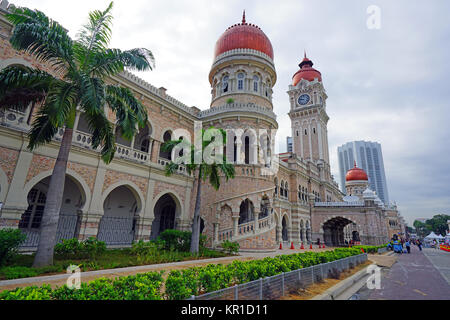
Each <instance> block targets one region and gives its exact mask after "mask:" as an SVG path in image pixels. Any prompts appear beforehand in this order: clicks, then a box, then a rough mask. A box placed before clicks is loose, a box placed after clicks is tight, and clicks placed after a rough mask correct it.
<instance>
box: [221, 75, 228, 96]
mask: <svg viewBox="0 0 450 320" xmlns="http://www.w3.org/2000/svg"><path fill="white" fill-rule="evenodd" d="M228 81H229V77H228V76H225V77H223V79H222V92H223V93H226V92H228V89H229V83H228Z"/></svg>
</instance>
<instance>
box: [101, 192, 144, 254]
mask: <svg viewBox="0 0 450 320" xmlns="http://www.w3.org/2000/svg"><path fill="white" fill-rule="evenodd" d="M138 207H139V206H138V200H137V198H136V196H135V195H134V194H133V192H132V191H131V190H130V189H129V188H128V187H126V186H120V187H117V188H116V189H114V190H113V191H111V192H110V193H109V195H108V197H106V199H105V202H104V203H103V210H104V214H103V217H102V219H101V220H100V226H99V229H98V235H97V238H98V240H100V241H104V242H105V243H106V244H107V245H108V246H126V245H131V243H132V242H133V240H134V231H135V227H136V214H137V211H138Z"/></svg>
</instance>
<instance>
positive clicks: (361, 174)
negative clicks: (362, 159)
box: [345, 161, 369, 181]
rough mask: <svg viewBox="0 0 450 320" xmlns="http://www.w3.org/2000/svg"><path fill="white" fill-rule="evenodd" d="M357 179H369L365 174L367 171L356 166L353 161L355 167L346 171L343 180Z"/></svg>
mask: <svg viewBox="0 0 450 320" xmlns="http://www.w3.org/2000/svg"><path fill="white" fill-rule="evenodd" d="M358 180H364V181H369V177H368V176H367V173H366V172H365V171H364V170H363V169H360V168H358V167H356V161H355V167H354V168H353V169H350V170H349V171H348V172H347V176H346V177H345V181H358Z"/></svg>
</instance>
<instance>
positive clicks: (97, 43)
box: [77, 2, 113, 69]
mask: <svg viewBox="0 0 450 320" xmlns="http://www.w3.org/2000/svg"><path fill="white" fill-rule="evenodd" d="M112 8H113V2H111V3H110V4H109V6H108V8H106V10H105V11H100V10H94V11H92V12H90V13H89V21H88V23H87V24H85V25H84V26H83V28H82V29H81V30H80V32H79V33H78V34H77V39H78V40H77V41H78V42H79V43H81V44H82V46H83V47H85V48H86V52H85V56H84V57H83V60H82V61H79V62H80V64H81V68H82V69H84V68H85V66H86V65H87V62H88V61H89V59H90V56H91V54H92V52H99V51H103V50H106V49H108V45H109V42H110V40H111V25H112V20H113V17H112V15H111V10H112Z"/></svg>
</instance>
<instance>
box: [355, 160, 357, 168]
mask: <svg viewBox="0 0 450 320" xmlns="http://www.w3.org/2000/svg"><path fill="white" fill-rule="evenodd" d="M355 168H357V166H356V160H355Z"/></svg>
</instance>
